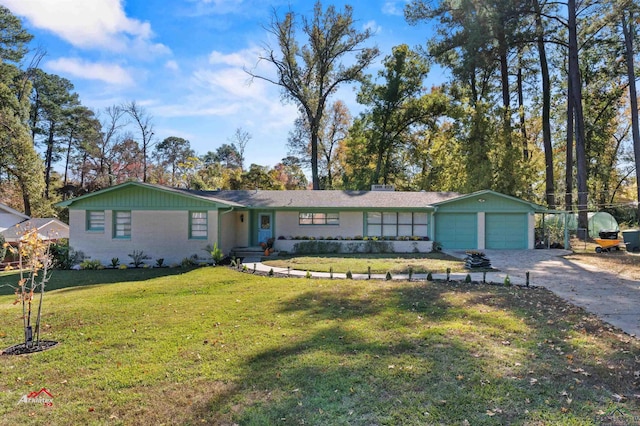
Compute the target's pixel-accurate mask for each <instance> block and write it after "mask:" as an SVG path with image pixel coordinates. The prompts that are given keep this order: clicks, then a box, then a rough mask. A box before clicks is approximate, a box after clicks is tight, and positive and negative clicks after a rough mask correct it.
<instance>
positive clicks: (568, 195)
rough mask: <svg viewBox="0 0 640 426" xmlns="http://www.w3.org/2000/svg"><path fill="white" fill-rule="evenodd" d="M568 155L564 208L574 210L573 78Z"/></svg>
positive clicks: (568, 101)
mask: <svg viewBox="0 0 640 426" xmlns="http://www.w3.org/2000/svg"><path fill="white" fill-rule="evenodd" d="M566 154H567V157H566V160H565V161H566V164H565V173H564V182H565V193H564V208H565V210H567V211H571V210H573V99H572V98H571V80H569V81H568V83H567V152H566Z"/></svg>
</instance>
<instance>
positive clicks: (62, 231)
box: [0, 218, 69, 244]
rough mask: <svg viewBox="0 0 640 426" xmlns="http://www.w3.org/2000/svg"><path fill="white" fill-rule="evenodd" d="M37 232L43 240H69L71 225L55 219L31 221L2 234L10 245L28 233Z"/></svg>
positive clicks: (21, 223) (19, 224)
mask: <svg viewBox="0 0 640 426" xmlns="http://www.w3.org/2000/svg"><path fill="white" fill-rule="evenodd" d="M33 230H35V231H37V232H38V238H40V239H41V240H49V241H52V242H54V241H57V240H59V239H61V238H69V225H67V224H66V223H64V222H60V221H59V220H58V219H55V218H45V219H29V220H25V221H24V222H20V223H18V224H16V225H13V226H12V227H10V228H8V229H5V230H4V231H1V232H0V234H2V236H3V237H4V239H5V241H6V242H8V243H12V244H13V243H18V242H19V241H20V238H21V237H22V235H24V233H25V232H27V231H33Z"/></svg>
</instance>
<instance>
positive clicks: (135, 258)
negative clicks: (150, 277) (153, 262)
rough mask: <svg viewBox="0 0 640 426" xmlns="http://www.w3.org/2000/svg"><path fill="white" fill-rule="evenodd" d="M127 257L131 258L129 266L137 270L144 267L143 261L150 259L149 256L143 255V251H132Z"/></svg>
mask: <svg viewBox="0 0 640 426" xmlns="http://www.w3.org/2000/svg"><path fill="white" fill-rule="evenodd" d="M127 256H129V257H130V258H131V262H129V265H133V267H134V268H139V267H140V266H142V265H144V261H145V260H148V259H151V258H150V257H149V256H147V255H146V254H144V251H143V250H134V251H133V253H129V254H128V255H127Z"/></svg>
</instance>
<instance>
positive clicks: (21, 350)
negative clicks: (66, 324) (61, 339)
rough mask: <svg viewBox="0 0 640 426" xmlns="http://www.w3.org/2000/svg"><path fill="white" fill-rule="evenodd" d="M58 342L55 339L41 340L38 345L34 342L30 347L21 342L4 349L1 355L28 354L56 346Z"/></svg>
mask: <svg viewBox="0 0 640 426" xmlns="http://www.w3.org/2000/svg"><path fill="white" fill-rule="evenodd" d="M57 344H58V342H56V341H55V340H40V342H38V344H37V345H35V344H34V345H33V346H31V347H29V348H28V347H27V345H25V344H24V343H20V344H19V345H14V346H11V347H8V348H7V349H4V350H2V352H0V355H28V354H32V353H35V352H42V351H46V350H47V349H51V348H54V347H55V346H56V345H57Z"/></svg>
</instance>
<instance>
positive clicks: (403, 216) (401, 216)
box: [398, 212, 412, 225]
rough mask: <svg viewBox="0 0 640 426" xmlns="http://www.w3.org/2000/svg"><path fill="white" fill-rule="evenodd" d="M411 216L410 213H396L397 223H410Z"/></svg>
mask: <svg viewBox="0 0 640 426" xmlns="http://www.w3.org/2000/svg"><path fill="white" fill-rule="evenodd" d="M411 218H412V214H411V213H405V212H402V213H398V223H401V224H403V225H411Z"/></svg>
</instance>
